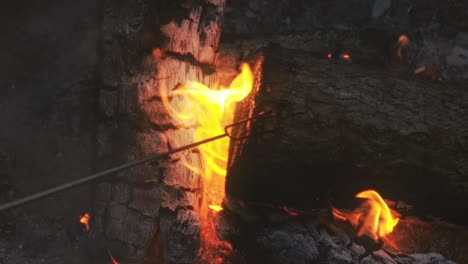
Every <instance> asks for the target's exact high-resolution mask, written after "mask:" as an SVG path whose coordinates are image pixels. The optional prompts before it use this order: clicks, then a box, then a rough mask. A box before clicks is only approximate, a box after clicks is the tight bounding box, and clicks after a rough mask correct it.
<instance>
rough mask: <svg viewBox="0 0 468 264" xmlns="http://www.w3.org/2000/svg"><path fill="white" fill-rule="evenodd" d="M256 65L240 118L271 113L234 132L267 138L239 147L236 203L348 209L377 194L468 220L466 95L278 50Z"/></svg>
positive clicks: (233, 177) (233, 170) (232, 177)
mask: <svg viewBox="0 0 468 264" xmlns="http://www.w3.org/2000/svg"><path fill="white" fill-rule="evenodd" d="M251 62H252V64H254V74H255V84H254V90H253V92H252V93H251V94H250V95H249V97H248V98H246V99H245V100H244V101H243V102H241V103H240V105H239V106H238V107H237V110H236V114H235V115H236V119H237V120H241V119H244V118H247V117H251V116H253V115H255V114H258V113H260V112H262V111H266V112H271V114H270V115H265V118H264V120H263V121H261V120H256V121H255V122H251V123H249V124H248V125H247V126H245V127H237V128H236V130H234V131H233V133H234V134H236V135H242V134H247V133H253V134H256V133H259V134H257V135H258V136H252V137H250V138H246V139H243V140H237V141H236V140H233V141H232V142H231V149H230V158H229V165H228V174H227V184H226V189H227V194H228V196H229V198H230V199H239V200H243V201H247V202H252V203H268V204H278V205H282V204H283V205H284V204H286V205H289V206H296V207H309V208H310V207H319V208H323V207H324V206H325V207H326V206H328V205H327V202H328V201H329V199H330V198H331V199H333V202H334V204H335V205H337V204H338V205H339V206H344V207H348V206H351V205H350V204H349V202H348V201H349V198H350V197H352V196H353V195H354V194H355V193H357V192H359V191H362V190H363V189H368V188H372V189H376V190H378V191H379V192H380V193H381V194H382V195H383V196H384V197H388V198H389V199H392V200H403V201H407V202H409V203H411V204H413V205H415V208H416V210H419V213H422V214H424V215H428V214H435V215H439V216H445V217H447V218H448V219H450V220H451V221H452V222H465V221H466V217H465V216H464V215H463V214H466V212H468V205H467V204H466V203H464V202H463V201H466V200H467V198H468V192H467V189H468V188H467V186H468V160H467V156H468V154H467V153H468V141H467V140H468V138H467V134H468V119H467V118H466V113H468V103H467V102H468V92H467V91H466V89H463V87H457V86H453V85H451V84H448V83H443V82H431V81H426V80H422V79H418V78H417V77H415V76H412V75H411V76H408V75H396V74H392V73H389V72H387V71H385V70H383V69H382V70H379V69H374V68H366V67H363V66H360V65H356V64H353V63H350V62H345V61H341V62H338V61H330V60H326V59H320V58H318V57H317V56H315V55H313V54H309V53H306V52H304V51H296V50H290V49H285V48H281V47H276V46H269V47H266V48H264V49H261V50H260V51H258V52H256V53H255V54H254V55H252V56H251ZM271 128H277V130H275V132H274V133H269V134H264V135H261V134H262V131H264V130H268V129H271ZM278 128H279V129H278ZM324 198H325V199H324Z"/></svg>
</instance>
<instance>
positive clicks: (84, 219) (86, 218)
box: [80, 213, 91, 232]
mask: <svg viewBox="0 0 468 264" xmlns="http://www.w3.org/2000/svg"><path fill="white" fill-rule="evenodd" d="M90 219H91V215H90V214H89V213H85V214H84V215H82V216H80V223H82V224H83V225H84V226H85V228H86V231H87V232H89V229H90V226H89V220H90Z"/></svg>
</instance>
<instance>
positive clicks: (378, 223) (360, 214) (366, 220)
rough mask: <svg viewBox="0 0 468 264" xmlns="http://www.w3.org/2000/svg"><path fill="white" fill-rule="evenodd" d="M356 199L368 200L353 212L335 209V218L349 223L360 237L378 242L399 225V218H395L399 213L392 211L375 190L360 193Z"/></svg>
mask: <svg viewBox="0 0 468 264" xmlns="http://www.w3.org/2000/svg"><path fill="white" fill-rule="evenodd" d="M356 197H357V198H362V199H366V200H365V202H364V203H363V206H361V207H360V208H357V209H356V210H354V211H352V212H343V211H339V210H337V209H333V211H332V213H333V216H335V217H336V218H337V219H340V220H342V221H349V222H350V223H351V224H352V225H353V226H354V227H355V228H357V229H358V230H357V235H358V236H363V235H367V236H369V237H371V238H372V239H374V240H376V241H377V240H379V238H384V236H386V235H388V234H390V233H391V232H392V231H393V228H394V227H395V226H396V225H397V223H398V218H396V217H395V216H398V213H397V212H395V211H393V210H390V208H388V206H387V204H386V203H385V201H384V200H383V199H382V197H380V195H379V194H378V193H377V192H376V191H374V190H367V191H363V192H360V193H358V194H357V195H356Z"/></svg>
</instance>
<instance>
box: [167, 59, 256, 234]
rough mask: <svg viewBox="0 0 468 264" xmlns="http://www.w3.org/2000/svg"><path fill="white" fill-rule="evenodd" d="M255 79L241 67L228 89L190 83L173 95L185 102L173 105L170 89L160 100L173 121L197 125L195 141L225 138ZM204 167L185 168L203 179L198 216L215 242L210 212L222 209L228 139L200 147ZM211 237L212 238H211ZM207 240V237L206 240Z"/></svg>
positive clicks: (248, 71)
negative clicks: (201, 200) (238, 105)
mask: <svg viewBox="0 0 468 264" xmlns="http://www.w3.org/2000/svg"><path fill="white" fill-rule="evenodd" d="M252 84H253V76H252V71H251V70H250V67H249V65H248V64H245V63H244V64H242V65H241V73H240V74H239V75H238V76H237V77H236V78H235V79H234V80H233V81H232V83H231V85H230V87H229V88H226V87H219V88H208V87H206V86H205V85H203V84H201V83H198V82H189V83H187V84H185V85H183V86H182V87H179V88H178V89H175V90H174V91H172V93H171V96H172V98H176V97H179V98H181V99H182V100H181V101H180V100H174V101H178V102H179V103H177V104H176V103H174V101H173V102H170V99H169V91H168V90H167V89H168V87H164V85H163V87H162V89H161V97H162V101H163V103H164V106H165V108H166V109H167V111H168V113H169V114H170V115H171V117H172V118H174V119H176V120H178V121H179V122H181V123H182V124H187V125H189V124H193V123H194V121H195V122H196V123H197V124H198V126H197V129H196V131H195V133H194V138H193V141H200V140H203V139H206V138H209V137H213V136H217V135H220V134H224V132H225V131H224V128H225V126H226V125H229V124H230V123H232V122H233V119H234V106H235V103H236V102H239V101H241V100H243V99H244V98H245V97H246V96H247V95H248V94H249V93H250V92H251V90H252ZM199 150H200V153H201V156H202V159H203V162H204V167H203V168H194V167H193V165H192V164H188V163H185V165H186V166H187V167H188V168H190V169H192V170H194V171H195V172H197V173H200V174H201V175H202V176H203V183H204V194H203V196H204V197H203V204H202V206H201V209H200V212H199V215H200V219H201V221H202V227H203V229H204V230H202V233H204V234H202V236H204V238H203V239H204V240H205V241H204V242H207V241H206V240H207V239H208V240H216V234H215V230H214V226H213V223H212V221H211V220H210V219H208V218H209V217H210V215H211V214H209V210H208V208H211V209H212V210H213V211H220V210H221V209H222V207H221V202H222V200H223V198H224V188H225V187H224V184H225V177H226V167H227V159H228V151H229V138H222V139H220V140H217V141H214V142H211V143H208V144H204V145H202V146H200V147H199ZM208 233H211V234H208ZM206 236H208V237H206Z"/></svg>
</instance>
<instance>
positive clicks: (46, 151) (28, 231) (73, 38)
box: [0, 0, 100, 263]
mask: <svg viewBox="0 0 468 264" xmlns="http://www.w3.org/2000/svg"><path fill="white" fill-rule="evenodd" d="M99 2H100V1H95V0H84V1H71V0H48V1H46V0H42V1H39V0H32V1H29V0H28V1H26V0H19V1H2V3H0V32H1V33H0V34H1V41H0V202H5V201H8V200H11V199H14V198H19V197H22V196H24V195H27V194H31V193H34V192H36V191H39V190H43V189H45V188H47V187H51V186H54V185H57V184H60V183H64V182H66V181H68V180H71V179H76V178H79V177H82V176H84V175H86V174H88V173H89V172H90V171H91V170H92V166H93V153H94V150H93V148H94V127H95V121H96V118H95V114H94V113H96V111H95V108H96V107H95V105H96V103H95V98H96V96H95V95H96V89H95V87H96V85H95V73H96V72H95V66H96V62H97V58H98V53H97V52H98V46H97V45H98V35H99V16H98V14H99ZM90 199H91V193H90V188H89V186H83V187H80V188H76V189H72V190H69V191H67V192H64V193H62V194H59V195H55V196H53V197H50V198H47V199H43V200H40V201H37V202H33V203H31V204H29V205H27V206H25V207H22V208H18V209H14V210H10V211H7V212H0V263H83V262H82V261H80V259H79V257H78V256H79V255H80V254H79V253H80V252H79V250H80V249H79V247H78V245H79V243H80V241H81V238H82V236H83V234H84V233H85V231H84V229H83V227H82V225H81V224H79V218H80V215H81V214H83V213H85V212H87V211H89V210H90V208H89V207H90Z"/></svg>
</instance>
